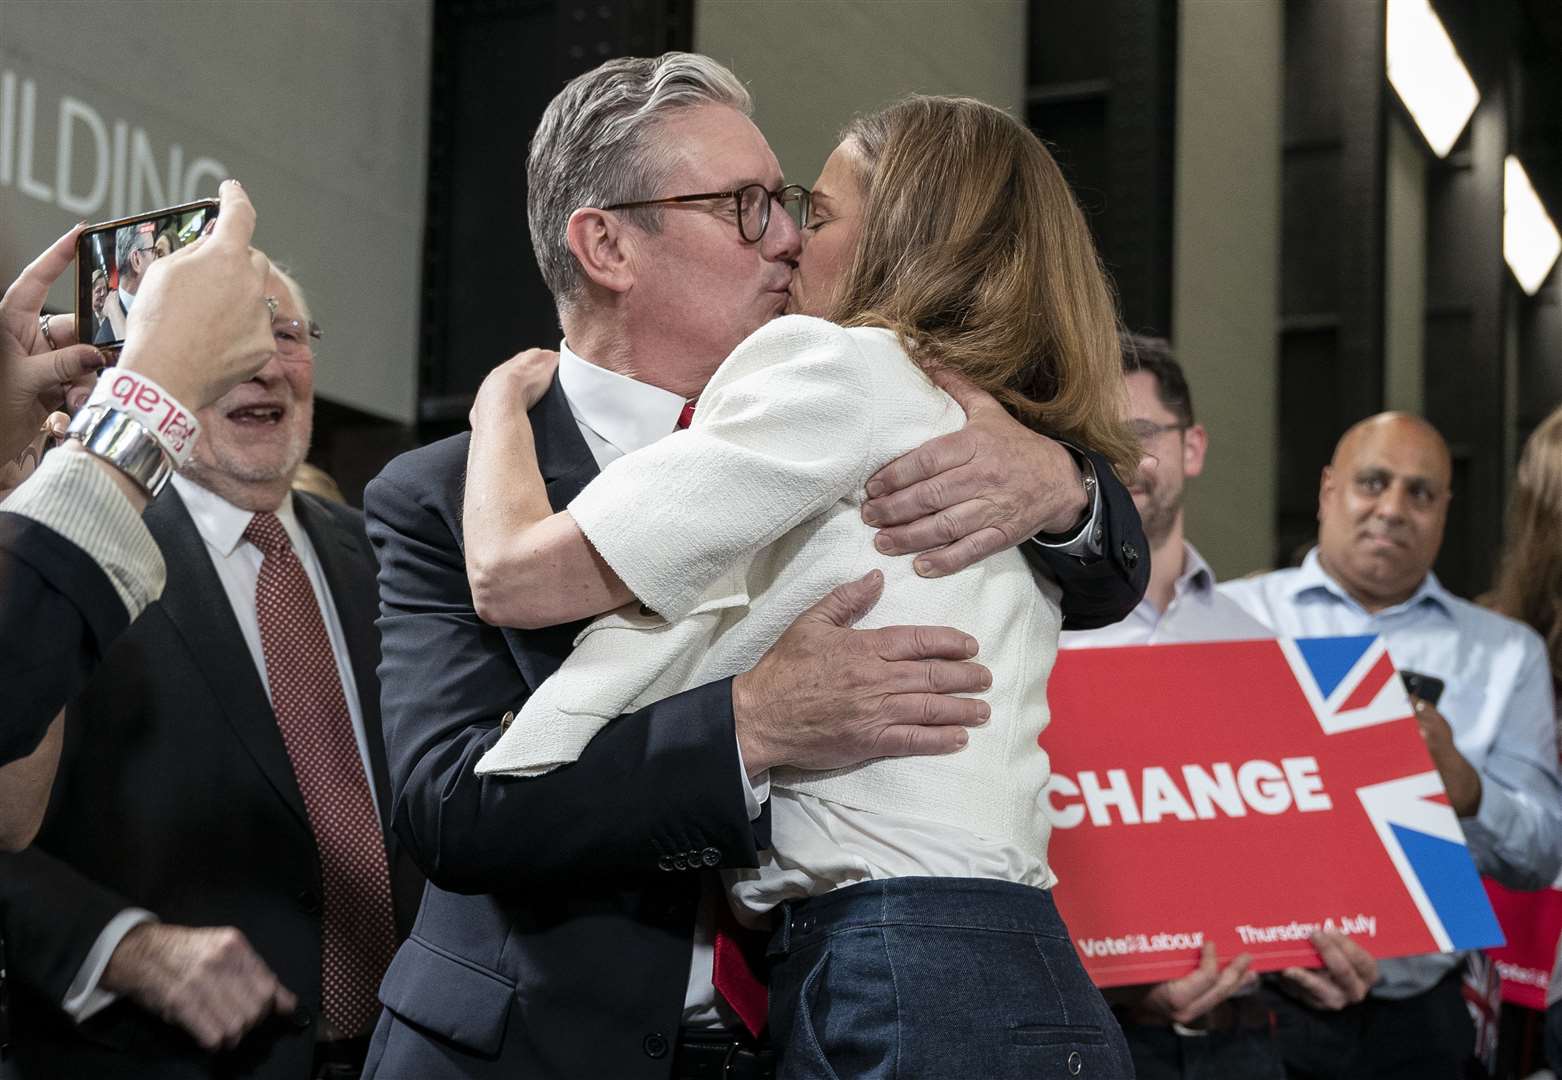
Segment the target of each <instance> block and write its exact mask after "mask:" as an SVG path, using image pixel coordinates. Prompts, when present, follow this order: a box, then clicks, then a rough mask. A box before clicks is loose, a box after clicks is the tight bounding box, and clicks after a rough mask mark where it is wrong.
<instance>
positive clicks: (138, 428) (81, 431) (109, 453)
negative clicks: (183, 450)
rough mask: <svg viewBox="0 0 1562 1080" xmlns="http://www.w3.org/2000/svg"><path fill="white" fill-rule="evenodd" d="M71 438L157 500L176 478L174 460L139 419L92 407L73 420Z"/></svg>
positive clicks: (108, 408) (102, 406)
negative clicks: (174, 477) (77, 440)
mask: <svg viewBox="0 0 1562 1080" xmlns="http://www.w3.org/2000/svg"><path fill="white" fill-rule="evenodd" d="M69 435H70V437H71V438H73V439H79V440H80V441H81V445H82V449H84V450H86V451H87V453H89V454H91V455H93V456H94V457H99V458H102V459H103V460H104V461H106V462H108V463H109V464H110V465H112V466H114V468H116V469H118V470H119V471H120V472H122V473H124V474H125V475H126V476H128V477H130V479H131V480H133V481H135V483H136V486H138V487H139V488H141V490H142V491H145V492H146V493H147V496H148V497H149V498H156V497H157V494H158V492H160V491H162V490H163V487H164V486H165V485H166V484H167V483H168V478H169V477H170V476H172V475H173V474H174V464H173V461H172V459H170V458H169V456H168V455H167V454H166V453H165V452H164V451H163V447H162V445H161V444H160V443H159V442H158V441H157V436H155V435H153V434H152V433H151V432H150V431H148V430H147V429H146V426H145V425H144V424H142V423H141V421H140V420H138V419H136V417H134V416H132V415H130V414H129V413H127V412H122V411H120V410H119V409H114V408H110V407H109V406H107V405H88V406H87V407H86V408H84V409H82V410H81V411H80V412H78V413H77V414H76V416H75V418H74V419H72V420H71V426H70V430H69Z"/></svg>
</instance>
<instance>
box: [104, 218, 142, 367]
mask: <svg viewBox="0 0 1562 1080" xmlns="http://www.w3.org/2000/svg"><path fill="white" fill-rule="evenodd" d="M154 226H155V222H150V221H143V222H142V223H141V224H140V225H138V226H136V227H135V228H130V227H128V226H127V227H125V228H123V229H119V230H118V231H117V232H115V234H114V263H115V265H116V266H117V267H118V270H119V286H118V288H116V289H115V290H114V291H113V293H112V294H111V295H110V296H109V297H108V299H107V300H105V301H104V303H103V305H102V309H101V310H100V311H99V312H98V317H99V318H100V319H101V320H102V321H101V322H99V323H98V328H97V331H96V332H95V333H94V334H93V336H92V343H93V344H94V345H107V344H108V343H109V342H112V341H123V340H124V339H125V320H126V319H127V318H128V317H129V315H130V305H131V304H133V303H135V300H136V290H138V289H140V288H141V275H142V274H144V273H146V268H147V267H149V266H151V265H152V264H153V263H154V262H156V261H157V244H156V240H155V239H154V237H155V235H156V231H155V227H154Z"/></svg>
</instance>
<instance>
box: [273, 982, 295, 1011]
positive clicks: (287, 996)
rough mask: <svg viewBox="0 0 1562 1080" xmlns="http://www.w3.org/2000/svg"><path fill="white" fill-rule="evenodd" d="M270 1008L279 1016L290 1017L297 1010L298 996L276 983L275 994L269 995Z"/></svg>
mask: <svg viewBox="0 0 1562 1080" xmlns="http://www.w3.org/2000/svg"><path fill="white" fill-rule="evenodd" d="M271 1008H272V1009H273V1010H275V1011H276V1012H277V1014H278V1015H280V1016H292V1015H293V1013H294V1012H296V1011H297V1009H298V995H297V994H295V993H293V991H291V990H289V989H288V988H287V987H285V986H283V985H282V984H281V983H277V989H276V992H275V993H273V994H272V995H271Z"/></svg>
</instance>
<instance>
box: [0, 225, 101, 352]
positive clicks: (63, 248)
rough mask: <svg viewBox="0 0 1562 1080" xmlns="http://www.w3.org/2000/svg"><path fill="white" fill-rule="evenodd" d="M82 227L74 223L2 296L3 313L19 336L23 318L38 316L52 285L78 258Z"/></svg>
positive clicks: (29, 265) (8, 324)
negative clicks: (78, 237) (77, 250)
mask: <svg viewBox="0 0 1562 1080" xmlns="http://www.w3.org/2000/svg"><path fill="white" fill-rule="evenodd" d="M81 228H82V227H81V226H80V225H76V226H73V227H72V228H71V229H70V231H69V232H67V233H66V234H65V235H64V236H62V237H60V238H59V239H58V240H56V241H55V242H54V243H52V244H50V245H49V249H48V250H47V251H45V252H44V253H43V254H42V255H39V256H38V257H37V258H36V259H34V260H33V261H32V262H30V263H28V264H27V269H26V270H23V271H22V273H21V276H20V277H18V278H17V279H16V280H15V281H14V282H12V283H11V287H10V288H9V289H7V290H6V291H5V296H4V297H3V298H0V315H3V316H4V319H5V321H6V324H7V326H9V327H10V328H11V329H12V330H13V331H15V332H17V336H18V337H21V336H22V335H21V333H20V331H21V329H22V327H21V326H20V325H19V323H20V321H22V320H26V319H36V318H37V317H38V312H40V311H42V310H43V302H44V300H45V299H47V298H48V295H49V286H51V285H53V284H54V281H55V279H56V278H58V277H59V276H60V275H61V274H63V273H65V271H66V270H68V269H69V268H70V264H71V260H73V259H74V258H75V257H76V237H77V235H78V234H79V233H80V232H81Z"/></svg>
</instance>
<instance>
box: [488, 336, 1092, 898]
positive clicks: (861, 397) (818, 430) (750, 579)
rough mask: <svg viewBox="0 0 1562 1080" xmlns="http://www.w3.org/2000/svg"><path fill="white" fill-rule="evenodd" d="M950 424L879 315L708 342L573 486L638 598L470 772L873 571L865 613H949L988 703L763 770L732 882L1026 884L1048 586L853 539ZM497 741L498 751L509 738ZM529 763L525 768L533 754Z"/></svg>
mask: <svg viewBox="0 0 1562 1080" xmlns="http://www.w3.org/2000/svg"><path fill="white" fill-rule="evenodd" d="M964 422H965V417H964V414H963V413H962V412H961V410H960V408H959V406H958V405H957V404H956V403H955V402H954V401H953V399H952V398H950V397H949V396H948V395H947V394H945V393H944V392H943V391H942V390H940V389H938V388H937V387H936V386H935V385H934V384H933V383H932V382H931V380H929V379H928V378H927V376H926V375H925V374H924V373H923V372H922V371H921V369H920V368H918V367H917V366H916V365H915V364H914V363H913V362H912V361H911V360H910V359H909V358H908V357H907V356H906V354H905V352H904V351H903V350H902V349H901V347H900V345H899V343H898V341H897V340H896V338H895V336H894V335H893V334H891V333H889V332H888V331H884V330H878V329H865V328H858V329H843V328H841V327H838V326H835V325H833V324H831V323H827V322H823V321H821V320H818V319H811V318H807V317H803V316H788V317H785V318H782V319H777V320H775V321H774V322H772V323H770V324H769V325H767V326H766V327H764V328H762V329H760V330H759V331H757V332H756V333H755V334H753V335H751V336H750V337H749V338H748V339H747V340H746V341H745V342H744V343H743V344H742V345H740V346H739V347H738V349H737V350H736V351H734V352H733V354H732V355H731V356H730V357H728V358H727V360H726V361H725V362H724V363H723V364H722V366H721V368H720V369H719V370H718V371H717V372H716V374H715V376H714V377H713V378H712V380H711V382H710V384H709V386H708V387H707V388H706V390H705V392H704V394H703V395H702V396H701V399H700V403H699V408H698V410H697V412H696V414H695V419H694V423H693V425H692V426H691V427H690V428H689V430H688V431H687V432H684V433H681V434H678V435H675V436H672V437H669V438H665V439H662V440H661V441H659V442H657V443H655V444H653V445H651V446H649V447H646V448H645V449H643V450H640V451H637V452H635V453H633V454H629V455H627V456H626V457H623V458H621V459H619V460H618V461H615V462H613V463H612V464H610V465H609V466H608V467H607V468H606V469H604V470H603V472H602V474H601V475H600V476H599V477H598V478H597V479H596V480H594V481H593V482H592V483H591V484H590V485H588V486H587V488H586V489H585V490H584V491H583V492H582V493H581V494H580V495H579V496H578V497H577V498H576V500H575V501H574V502H573V503H571V505H570V507H569V510H570V513H571V514H572V515H573V516H574V518H575V520H576V521H577V523H578V524H579V525H580V528H581V529H582V531H583V532H584V533H585V535H586V537H587V538H588V539H589V540H590V541H591V543H592V544H593V545H594V546H595V547H596V549H597V550H598V551H599V552H600V553H601V555H602V556H603V558H604V559H605V560H606V561H607V562H608V564H609V565H610V566H612V567H613V569H614V571H615V572H617V573H618V575H619V576H620V577H621V578H622V579H623V580H624V582H625V584H626V585H628V586H629V588H630V589H631V591H633V592H634V594H635V595H636V596H637V597H639V598H640V599H641V600H642V601H644V604H645V608H641V607H639V606H637V605H630V606H628V607H626V608H624V609H621V610H620V611H618V612H614V613H612V614H610V615H607V616H604V617H603V618H601V619H598V620H597V621H595V622H593V623H592V624H591V626H589V627H587V629H586V630H585V631H583V632H582V634H581V636H580V638H579V639H578V642H577V647H576V649H575V651H574V653H572V655H571V656H570V657H569V658H568V659H567V660H566V661H565V663H564V664H563V666H562V667H561V668H560V669H559V671H558V672H557V673H556V674H554V675H553V676H552V677H551V678H549V679H548V680H547V681H546V682H545V683H544V684H543V686H542V687H540V688H539V689H538V690H537V692H536V693H535V694H533V695H532V697H531V698H530V699H529V700H528V701H527V702H526V704H525V706H524V708H523V709H522V711H521V714H520V715H519V716H518V717H517V719H516V722H515V724H514V725H513V726H512V727H511V729H510V731H509V732H508V733H507V739H508V740H509V743H508V746H506V743H505V741H503V740H502V741H501V745H500V746H499V747H496V748H495V750H494V751H491V754H493V755H494V759H493V760H492V761H489V760H488V759H485V762H484V765H483V766H482V771H522V772H524V770H523V769H521V768H519V767H518V766H519V765H520V764H524V763H525V762H526V761H527V757H526V755H527V753H529V752H530V749H531V748H530V744H531V743H532V742H533V741H534V740H535V739H537V738H539V737H542V736H544V735H546V734H548V733H552V734H555V735H556V734H557V733H560V732H562V733H565V735H566V739H565V742H564V743H563V744H561V745H554V746H552V747H551V748H550V749H549V751H548V753H545V754H543V755H542V757H543V758H544V759H547V761H548V762H549V764H547V765H546V766H545V767H554V766H555V765H556V764H558V763H559V760H558V759H559V758H560V757H562V758H563V760H568V759H569V758H570V756H571V755H572V754H573V753H578V747H579V746H583V745H584V742H585V741H589V738H590V735H592V734H594V733H595V731H596V730H599V729H600V727H601V726H602V725H603V724H605V723H606V722H607V721H608V720H610V719H612V718H614V717H617V716H620V715H623V714H624V713H627V712H630V711H633V710H634V709H636V708H639V707H641V706H643V705H645V704H649V703H650V702H652V701H656V700H659V699H661V698H664V697H667V696H670V695H671V694H674V693H678V692H680V691H682V690H686V689H690V688H693V687H696V686H701V685H704V684H706V683H709V682H712V681H715V680H717V679H721V678H725V677H728V676H732V675H736V674H739V673H741V672H743V671H747V670H749V669H750V668H751V667H753V665H754V664H755V663H757V662H758V660H759V658H760V656H761V655H763V653H764V651H765V650H766V649H767V648H769V646H770V645H772V644H774V642H775V641H776V639H777V638H779V637H780V635H781V634H782V633H783V632H784V631H785V630H786V628H787V627H788V626H790V625H791V623H792V621H793V620H794V619H795V618H796V617H797V616H798V615H799V614H801V613H802V612H803V611H804V610H806V609H807V608H808V607H809V606H811V605H812V604H813V603H814V602H815V601H817V600H818V599H819V598H820V597H822V596H823V595H824V594H825V593H826V592H828V591H829V590H830V589H831V588H833V587H834V586H836V585H838V584H841V583H842V582H845V581H850V580H853V579H856V578H859V577H861V576H862V575H863V574H865V573H867V572H868V571H869V570H872V569H875V568H877V569H879V570H881V571H882V572H883V574H884V577H885V585H884V591H883V595H882V597H881V598H880V600H879V602H878V603H877V604H876V605H875V607H874V608H873V609H872V610H871V611H870V612H869V613H868V614H867V615H866V616H865V617H864V618H863V619H862V620H861V621H860V622H859V623H858V625H859V626H863V627H875V626H891V625H905V624H934V625H943V624H954V625H956V626H957V627H958V628H959V629H961V630H964V631H966V632H967V633H970V634H971V635H972V636H973V637H975V638H976V639H977V640H978V641H979V642H980V643H981V655H980V657H979V659H980V660H981V661H982V662H983V663H984V664H986V665H987V666H988V667H989V668H990V669H991V670H992V671H993V676H994V681H993V685H992V687H991V688H990V689H989V690H987V691H985V692H983V693H982V694H979V695H975V696H978V697H981V698H983V699H984V700H986V701H987V702H988V703H989V705H990V706H991V708H992V719H991V720H990V721H988V723H987V724H985V725H983V726H982V727H980V728H976V729H973V730H972V731H971V741H970V744H969V745H968V746H966V747H965V748H964V749H962V750H961V751H960V752H959V753H956V754H952V755H946V756H940V757H916V758H886V759H880V760H877V761H873V762H868V763H865V764H862V765H857V766H853V767H851V768H848V769H840V770H833V771H830V772H806V771H802V770H797V769H776V770H773V771H772V774H771V779H772V783H773V785H774V787H773V789H772V798H771V813H772V819H771V830H772V836H771V839H772V848H771V850H770V851H769V852H768V853H765V855H764V860H765V861H764V865H762V866H761V867H760V868H759V869H758V870H757V871H748V872H741V873H739V874H737V875H734V878H735V880H734V881H733V884H734V894H735V896H736V897H737V899H738V900H739V901H740V903H741V904H742V905H743V906H744V907H745V908H748V909H750V910H754V911H763V910H766V909H768V908H769V907H770V906H773V905H774V904H775V903H777V902H779V901H780V900H782V899H786V898H788V897H791V896H799V895H805V894H816V893H820V892H825V891H828V890H830V889H832V888H837V887H841V886H843V885H848V884H851V883H853V882H855V881H860V880H864V879H870V878H882V877H889V876H908V875H923V874H926V875H933V876H964V877H993V878H1001V879H1004V880H1010V881H1021V882H1025V883H1028V884H1033V885H1037V886H1042V887H1046V886H1049V885H1051V884H1052V882H1053V877H1052V874H1051V872H1050V871H1049V870H1048V868H1047V864H1046V842H1047V833H1048V827H1047V824H1046V820H1045V818H1044V817H1043V815H1042V813H1041V811H1040V806H1039V802H1038V796H1039V793H1040V790H1041V788H1042V787H1043V786H1044V784H1045V783H1046V780H1047V777H1048V775H1049V768H1048V762H1047V757H1046V754H1045V752H1044V751H1043V750H1041V748H1040V747H1039V746H1038V737H1039V736H1040V734H1041V731H1042V729H1043V728H1044V727H1045V725H1046V723H1047V718H1048V717H1047V707H1046V696H1045V686H1046V678H1047V675H1048V673H1049V672H1050V670H1051V666H1052V663H1053V661H1054V659H1055V657H1056V649H1057V635H1058V631H1059V628H1060V624H1061V615H1060V612H1059V609H1058V599H1059V591H1058V588H1057V586H1056V585H1055V584H1054V583H1053V582H1051V581H1050V580H1048V579H1045V578H1042V577H1038V576H1037V575H1036V574H1035V572H1034V571H1033V570H1032V569H1031V567H1030V566H1029V564H1028V563H1027V562H1026V561H1025V559H1024V556H1022V555H1021V554H1020V553H1019V552H1017V551H1012V550H1011V551H1007V552H1003V553H1001V554H999V555H995V556H993V557H991V558H989V559H986V560H984V561H983V562H981V563H979V564H977V565H976V566H974V567H971V568H969V569H967V570H965V571H962V572H961V573H958V574H954V575H951V576H949V577H945V578H937V579H924V578H920V577H918V576H917V575H916V574H915V572H914V571H913V570H912V561H911V559H909V558H904V557H900V558H892V557H889V556H885V555H883V554H881V553H879V552H878V551H877V550H876V549H875V548H874V546H873V537H874V532H875V530H874V529H873V528H871V527H869V526H867V525H866V524H864V523H863V521H862V519H861V504H862V500H863V488H864V485H865V484H866V482H867V479H868V478H869V477H870V476H871V475H872V474H873V473H874V472H876V471H877V470H878V469H879V468H881V467H882V466H883V465H885V464H887V463H888V462H890V461H892V460H894V459H895V458H896V457H899V456H900V455H901V454H903V453H905V452H907V451H909V450H911V449H914V448H915V447H917V446H919V445H921V444H922V443H924V442H925V441H927V440H928V439H930V438H933V437H935V436H937V435H941V434H945V433H947V432H950V431H954V430H956V429H958V428H959V427H960V426H962V425H963V423H964ZM507 751H515V753H514V754H510V755H509V756H507V753H506V752H507ZM531 764H533V765H535V764H536V761H535V760H534V761H532V762H531Z"/></svg>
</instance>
